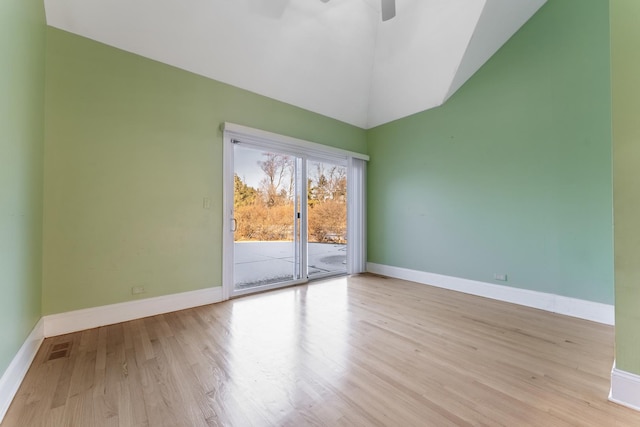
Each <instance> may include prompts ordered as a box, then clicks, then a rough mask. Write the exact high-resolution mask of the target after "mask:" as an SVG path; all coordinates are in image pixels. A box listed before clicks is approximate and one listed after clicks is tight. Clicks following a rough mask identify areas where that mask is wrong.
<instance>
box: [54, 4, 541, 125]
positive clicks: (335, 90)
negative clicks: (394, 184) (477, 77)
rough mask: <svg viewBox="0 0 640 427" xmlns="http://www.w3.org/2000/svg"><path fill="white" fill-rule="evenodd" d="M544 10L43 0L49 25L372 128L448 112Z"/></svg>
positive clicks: (489, 6) (509, 6)
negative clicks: (385, 16)
mask: <svg viewBox="0 0 640 427" xmlns="http://www.w3.org/2000/svg"><path fill="white" fill-rule="evenodd" d="M545 2H546V0H396V10H397V14H396V17H395V18H393V19H391V20H389V21H386V22H382V20H381V19H380V0H330V1H329V2H327V3H325V2H323V1H321V0H45V5H46V11H47V23H48V24H49V25H51V26H53V27H56V28H60V29H62V30H66V31H69V32H72V33H75V34H78V35H81V36H84V37H88V38H91V39H94V40H97V41H99V42H102V43H105V44H108V45H111V46H114V47H117V48H120V49H123V50H126V51H129V52H132V53H136V54H138V55H141V56H144V57H148V58H151V59H154V60H157V61H160V62H164V63H166V64H170V65H173V66H175V67H178V68H182V69H185V70H188V71H191V72H194V73H197V74H200V75H203V76H206V77H210V78H212V79H215V80H219V81H221V82H224V83H228V84H231V85H234V86H237V87H240V88H243V89H247V90H250V91H252V92H255V93H258V94H261V95H265V96H268V97H270V98H274V99H277V100H280V101H284V102H287V103H290V104H293V105H296V106H299V107H302V108H305V109H307V110H310V111H314V112H316V113H320V114H323V115H325V116H329V117H333V118H335V119H338V120H341V121H344V122H347V123H351V124H353V125H356V126H359V127H362V128H371V127H374V126H377V125H380V124H383V123H387V122H389V121H392V120H395V119H399V118H401V117H405V116H408V115H410V114H414V113H417V112H419V111H423V110H426V109H429V108H433V107H436V106H438V105H441V104H442V103H444V102H445V101H446V100H447V99H448V98H449V97H450V96H451V95H452V94H453V93H454V92H455V91H456V90H458V88H460V86H462V84H464V82H465V81H467V80H468V79H469V78H470V77H471V76H472V75H473V73H475V72H476V71H477V70H478V69H479V68H480V67H481V66H482V64H484V63H485V62H486V61H487V60H488V59H489V58H490V57H491V56H492V55H493V54H494V53H495V52H496V51H497V50H498V49H499V48H500V46H502V45H503V44H504V43H505V42H506V41H507V40H508V39H509V38H510V37H511V36H512V35H513V34H514V33H515V32H516V31H517V30H518V29H519V28H520V27H521V26H522V25H523V24H524V23H525V22H526V21H527V20H528V19H529V18H530V17H531V16H532V15H533V14H534V13H535V12H536V11H537V10H538V9H539V8H540V7H541V6H542V5H543V4H544V3H545Z"/></svg>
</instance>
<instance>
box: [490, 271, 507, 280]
mask: <svg viewBox="0 0 640 427" xmlns="http://www.w3.org/2000/svg"><path fill="white" fill-rule="evenodd" d="M493 278H494V280H500V281H501V282H506V281H507V275H506V274H500V273H493Z"/></svg>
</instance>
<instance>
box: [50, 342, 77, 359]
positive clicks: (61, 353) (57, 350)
mask: <svg viewBox="0 0 640 427" xmlns="http://www.w3.org/2000/svg"><path fill="white" fill-rule="evenodd" d="M70 351H71V341H67V342H61V343H59V344H55V345H53V346H51V350H50V351H49V356H48V357H47V362H48V361H49V360H55V359H61V358H63V357H69V352H70Z"/></svg>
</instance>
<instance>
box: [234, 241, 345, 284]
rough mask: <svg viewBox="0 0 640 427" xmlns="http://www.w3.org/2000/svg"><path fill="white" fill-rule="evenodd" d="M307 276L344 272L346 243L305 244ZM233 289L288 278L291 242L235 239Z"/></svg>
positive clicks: (290, 267) (292, 249) (292, 255)
mask: <svg viewBox="0 0 640 427" xmlns="http://www.w3.org/2000/svg"><path fill="white" fill-rule="evenodd" d="M308 248H309V249H308V257H309V277H311V278H312V277H313V276H318V275H324V274H329V273H335V274H340V273H346V272H347V245H345V244H335V243H309V246H308ZM234 260H235V262H234V276H235V282H236V288H248V287H253V286H261V285H267V284H271V283H277V282H281V281H286V280H291V279H292V278H293V273H294V270H293V269H294V245H293V242H235V244H234Z"/></svg>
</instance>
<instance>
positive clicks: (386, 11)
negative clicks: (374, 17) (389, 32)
mask: <svg viewBox="0 0 640 427" xmlns="http://www.w3.org/2000/svg"><path fill="white" fill-rule="evenodd" d="M381 1H382V20H383V21H388V20H389V19H391V18H393V17H394V16H396V0H381Z"/></svg>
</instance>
